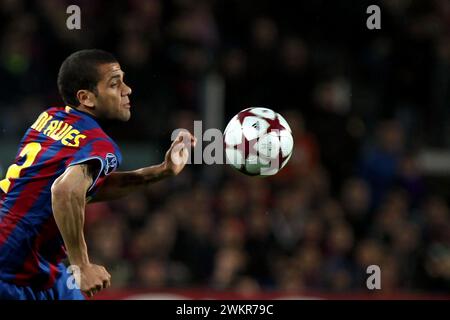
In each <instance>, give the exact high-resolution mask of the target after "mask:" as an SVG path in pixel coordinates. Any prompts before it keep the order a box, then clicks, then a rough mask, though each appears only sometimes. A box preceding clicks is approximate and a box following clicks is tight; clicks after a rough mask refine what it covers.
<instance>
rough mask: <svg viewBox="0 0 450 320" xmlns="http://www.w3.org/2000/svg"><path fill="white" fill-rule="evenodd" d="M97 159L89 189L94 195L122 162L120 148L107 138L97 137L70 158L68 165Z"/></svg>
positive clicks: (89, 194) (90, 193)
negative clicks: (95, 169)
mask: <svg viewBox="0 0 450 320" xmlns="http://www.w3.org/2000/svg"><path fill="white" fill-rule="evenodd" d="M90 161H95V162H97V163H98V168H97V172H96V176H95V177H94V182H93V183H92V185H91V187H90V188H89V190H88V193H87V195H88V196H92V195H93V194H94V193H95V192H96V190H97V189H98V187H99V186H100V185H101V184H102V183H103V181H104V179H105V178H106V177H107V176H108V175H109V174H111V173H112V172H114V171H115V170H117V168H118V167H119V165H120V162H121V154H120V151H119V150H118V148H117V147H116V146H115V145H114V144H113V143H112V142H111V141H109V140H107V139H95V140H92V141H89V142H88V143H86V144H85V145H83V146H81V147H80V149H79V150H78V151H77V152H76V153H75V154H74V156H73V157H72V158H71V159H70V161H69V164H68V166H67V167H70V166H74V165H78V164H82V163H86V162H90Z"/></svg>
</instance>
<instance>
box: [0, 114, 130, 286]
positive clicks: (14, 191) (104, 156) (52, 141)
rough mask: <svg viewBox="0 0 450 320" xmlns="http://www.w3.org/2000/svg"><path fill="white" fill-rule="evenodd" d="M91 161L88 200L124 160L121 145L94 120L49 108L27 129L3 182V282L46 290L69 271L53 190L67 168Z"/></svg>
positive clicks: (0, 273) (0, 274)
mask: <svg viewBox="0 0 450 320" xmlns="http://www.w3.org/2000/svg"><path fill="white" fill-rule="evenodd" d="M87 161H98V164H99V168H100V171H99V172H98V175H97V176H96V177H95V181H94V182H93V184H92V186H91V187H90V189H89V190H88V192H87V194H86V197H87V198H89V197H92V196H93V195H94V194H95V192H96V191H97V190H98V188H99V187H100V186H101V185H102V183H103V182H104V180H105V178H106V177H107V176H108V175H109V174H110V173H112V172H113V171H115V170H116V169H117V168H118V166H119V165H120V163H121V161H122V155H121V153H120V150H119V148H118V146H117V145H116V143H115V142H114V141H113V140H112V139H111V138H110V137H109V136H108V135H107V134H106V133H105V132H104V131H103V130H102V129H101V127H100V125H99V124H98V122H97V121H96V119H95V118H94V117H93V116H91V115H89V114H87V113H84V112H81V111H79V110H76V109H73V108H70V107H62V108H50V109H48V110H47V111H45V112H43V113H42V114H41V115H40V116H39V117H38V118H37V120H36V121H35V123H34V124H33V125H32V126H31V127H30V128H29V129H28V130H27V132H26V133H25V135H24V137H23V139H22V141H21V142H20V146H19V150H18V153H17V156H16V159H15V161H14V164H13V165H11V166H10V167H9V169H8V170H7V172H6V177H5V178H4V179H3V180H0V280H2V281H5V282H10V283H13V284H16V285H22V286H30V287H33V288H36V289H42V290H44V289H48V288H51V287H52V286H53V284H54V282H55V279H57V278H58V276H59V275H60V274H61V272H65V270H64V267H63V264H62V263H61V261H62V260H63V259H64V258H65V257H66V252H65V249H64V243H63V240H62V237H61V234H60V232H59V230H58V228H57V225H56V222H55V219H54V217H53V212H52V199H51V187H52V184H53V182H54V181H55V180H56V179H57V178H58V177H59V176H61V175H62V174H63V173H64V171H65V170H66V169H67V168H68V167H70V166H73V165H77V164H81V163H84V162H87ZM0 179H1V178H0Z"/></svg>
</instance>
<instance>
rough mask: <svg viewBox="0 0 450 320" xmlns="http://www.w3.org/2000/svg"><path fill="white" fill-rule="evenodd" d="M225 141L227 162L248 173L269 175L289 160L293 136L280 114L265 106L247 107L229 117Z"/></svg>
mask: <svg viewBox="0 0 450 320" xmlns="http://www.w3.org/2000/svg"><path fill="white" fill-rule="evenodd" d="M224 144H225V159H226V163H227V164H230V165H231V166H233V167H234V168H236V169H237V170H239V171H241V172H242V173H244V174H247V175H250V176H271V175H274V174H276V173H277V172H278V171H280V170H281V169H282V168H283V167H284V166H285V165H286V163H287V162H288V161H289V159H290V157H291V155H292V151H293V148H294V139H293V138H292V131H291V128H290V127H289V125H288V123H287V121H286V120H285V119H284V118H283V117H282V116H281V115H280V114H278V113H276V112H275V111H273V110H271V109H268V108H248V109H245V110H242V111H241V112H239V113H238V114H237V115H235V116H234V117H233V118H232V119H231V120H230V122H229V123H228V125H227V127H226V128H225V132H224Z"/></svg>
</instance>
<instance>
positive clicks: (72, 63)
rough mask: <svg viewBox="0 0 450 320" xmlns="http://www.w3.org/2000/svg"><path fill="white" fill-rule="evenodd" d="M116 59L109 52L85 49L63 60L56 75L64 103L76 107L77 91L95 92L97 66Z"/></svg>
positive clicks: (97, 74)
mask: <svg viewBox="0 0 450 320" xmlns="http://www.w3.org/2000/svg"><path fill="white" fill-rule="evenodd" d="M114 62H117V59H116V58H115V57H114V56H113V55H112V54H111V53H109V52H106V51H103V50H98V49H86V50H80V51H77V52H74V53H72V54H71V55H70V56H68V57H67V58H66V60H64V62H63V63H62V65H61V68H60V69H59V73H58V89H59V94H60V95H61V98H62V99H63V101H64V103H65V104H67V105H69V106H72V107H77V106H78V105H79V104H80V102H79V101H78V98H77V92H78V90H83V89H84V90H89V91H92V92H95V93H96V92H97V83H98V82H99V81H100V75H99V72H98V66H99V65H101V64H105V63H114Z"/></svg>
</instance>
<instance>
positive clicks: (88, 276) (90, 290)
mask: <svg viewBox="0 0 450 320" xmlns="http://www.w3.org/2000/svg"><path fill="white" fill-rule="evenodd" d="M80 276H81V279H80V290H81V291H82V292H84V293H85V294H86V295H87V296H88V297H89V298H91V297H93V296H94V295H95V294H97V293H98V292H100V291H101V290H103V289H106V288H108V287H109V286H110V285H111V275H110V274H109V273H108V271H106V269H105V268H104V267H102V266H98V265H96V264H85V265H82V266H80Z"/></svg>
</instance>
